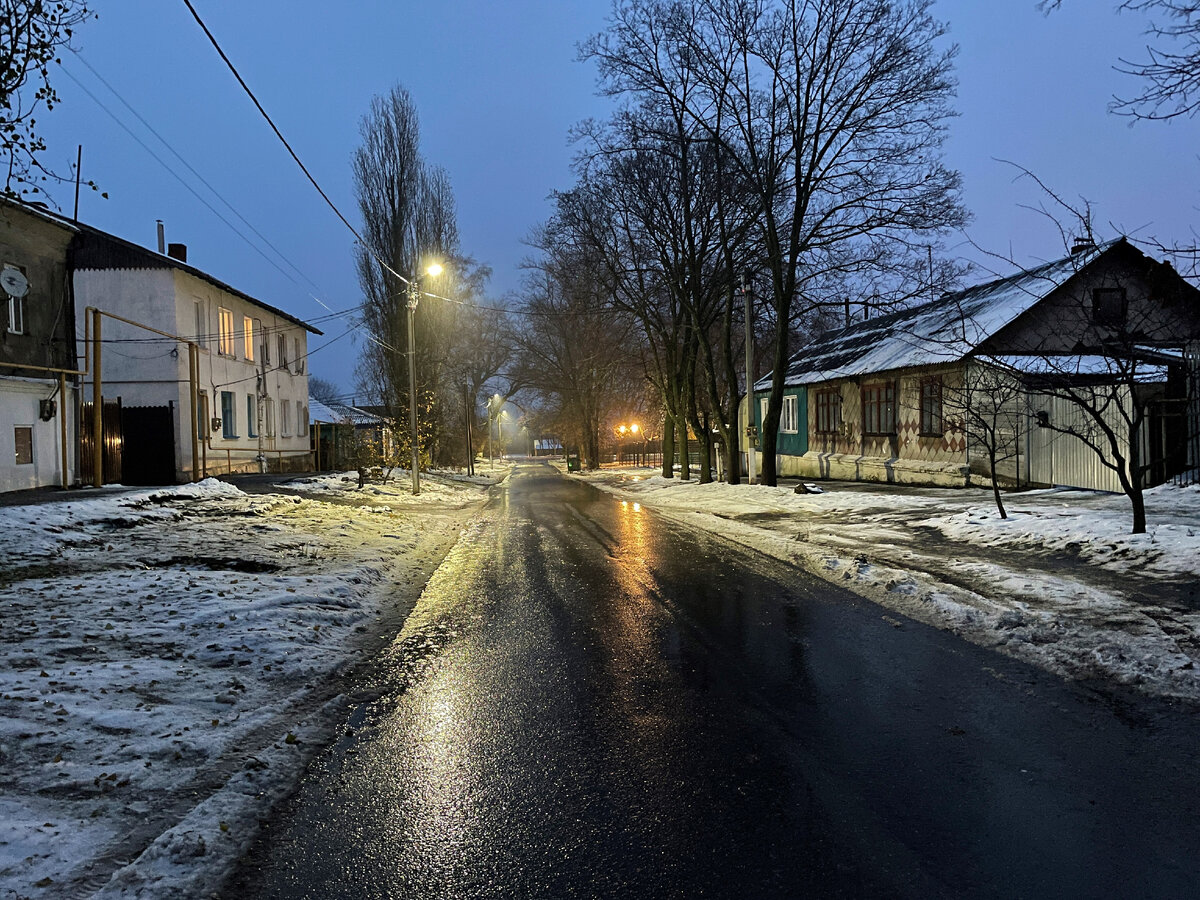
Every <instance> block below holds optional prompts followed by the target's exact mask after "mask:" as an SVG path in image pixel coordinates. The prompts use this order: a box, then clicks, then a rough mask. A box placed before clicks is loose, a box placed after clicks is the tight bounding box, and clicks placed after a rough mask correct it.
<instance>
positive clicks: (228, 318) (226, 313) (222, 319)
mask: <svg viewBox="0 0 1200 900" xmlns="http://www.w3.org/2000/svg"><path fill="white" fill-rule="evenodd" d="M217 352H218V353H220V354H221V355H222V356H233V310H231V309H226V308H225V307H223V306H218V307H217Z"/></svg>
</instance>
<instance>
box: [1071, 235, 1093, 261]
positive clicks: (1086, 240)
mask: <svg viewBox="0 0 1200 900" xmlns="http://www.w3.org/2000/svg"><path fill="white" fill-rule="evenodd" d="M1095 249H1096V242H1095V241H1094V240H1092V239H1091V238H1090V237H1077V238H1075V240H1074V241H1072V242H1071V255H1072V256H1078V255H1079V254H1080V253H1086V252H1087V251H1088V250H1095Z"/></svg>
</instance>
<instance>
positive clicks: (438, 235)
mask: <svg viewBox="0 0 1200 900" xmlns="http://www.w3.org/2000/svg"><path fill="white" fill-rule="evenodd" d="M360 132H361V135H362V144H361V146H360V147H359V149H358V150H357V151H356V152H355V154H354V160H353V172H354V184H355V192H356V195H357V198H358V205H359V211H360V213H361V215H362V219H363V232H362V233H363V244H361V245H360V246H358V247H357V248H356V254H357V260H356V261H357V268H358V277H359V284H360V286H361V287H362V290H363V294H364V306H363V322H364V324H365V325H366V327H367V330H368V332H369V335H370V336H369V338H368V341H367V343H366V344H365V345H364V347H363V354H362V357H361V359H360V361H359V368H358V378H359V382H360V385H361V386H362V387H363V388H364V390H365V392H366V393H368V394H369V395H371V396H372V397H375V398H377V399H378V404H377V405H379V406H380V407H382V412H383V414H384V415H385V417H386V418H388V419H390V420H392V421H394V422H407V421H408V419H409V411H408V408H409V385H408V359H407V352H408V351H407V347H408V337H409V335H408V323H409V321H412V322H413V343H414V345H415V347H416V371H417V391H416V392H417V398H418V400H417V406H418V409H417V412H418V417H419V423H418V434H419V436H420V437H419V440H420V444H421V450H422V457H423V458H424V459H426V460H429V459H432V458H434V457H435V456H436V455H437V446H438V444H439V441H440V439H441V435H442V426H443V424H444V422H445V421H446V417H447V415H448V411H447V409H448V407H449V406H450V405H453V407H454V408H455V409H457V408H458V401H457V398H456V396H451V397H445V396H443V395H442V393H441V392H442V391H443V390H445V389H446V388H448V385H447V384H446V383H445V381H444V379H443V378H442V376H443V374H444V369H445V366H446V361H447V358H448V356H449V346H450V343H451V341H452V339H453V335H454V325H455V322H454V320H455V318H456V315H457V313H456V307H457V304H456V303H454V302H452V301H448V300H444V299H441V298H443V297H446V296H448V295H449V294H451V293H454V294H456V295H458V296H457V297H456V299H458V300H461V299H462V298H463V297H464V296H470V294H471V293H472V292H473V291H474V290H476V289H477V288H478V287H479V285H480V284H481V283H482V281H484V280H486V277H487V271H486V269H481V268H479V267H477V266H474V264H473V263H472V262H471V261H470V260H469V259H467V258H466V257H463V256H462V255H461V254H460V253H459V249H458V227H457V224H456V221H455V212H454V196H453V193H452V191H451V189H450V183H449V179H448V178H447V176H446V174H445V172H444V171H442V170H441V169H439V168H436V167H431V166H429V165H428V164H427V163H426V162H425V161H424V159H423V158H422V156H421V153H420V129H419V125H418V121H417V111H416V107H415V106H414V104H413V102H412V98H411V97H410V96H409V94H408V92H407V91H406V90H405V89H404V88H402V87H400V86H396V87H394V88H393V89H392V90H391V91H390V92H389V93H388V94H387V95H385V96H382V97H376V98H375V99H374V100H373V101H372V103H371V109H370V112H369V113H368V114H367V115H366V116H364V117H363V119H362V121H361V123H360ZM433 261H437V262H439V263H441V264H442V265H443V266H444V270H445V274H444V275H443V276H441V277H440V278H438V279H434V280H430V279H429V278H428V277H425V276H423V274H422V273H423V270H424V269H425V267H426V265H427V264H428V263H430V262H433ZM416 279H419V280H420V284H421V287H422V290H423V293H422V295H421V297H420V299H419V302H418V305H417V308H416V310H415V312H414V313H413V315H412V317H411V320H410V318H409V315H408V310H407V307H406V303H407V300H408V293H407V287H408V282H409V281H411V280H416ZM409 440H410V439H409V437H408V436H407V433H405V434H404V436H403V441H404V444H405V446H407V445H408V442H409Z"/></svg>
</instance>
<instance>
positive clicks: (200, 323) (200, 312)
mask: <svg viewBox="0 0 1200 900" xmlns="http://www.w3.org/2000/svg"><path fill="white" fill-rule="evenodd" d="M196 343H197V344H199V345H200V346H201V347H205V348H207V347H208V310H207V309H206V308H205V305H204V301H203V300H197V301H196Z"/></svg>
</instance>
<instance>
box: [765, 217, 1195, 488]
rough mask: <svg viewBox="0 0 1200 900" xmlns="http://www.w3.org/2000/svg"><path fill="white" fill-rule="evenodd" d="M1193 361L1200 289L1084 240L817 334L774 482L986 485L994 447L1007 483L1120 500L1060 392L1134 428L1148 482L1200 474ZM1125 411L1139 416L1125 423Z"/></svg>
mask: <svg viewBox="0 0 1200 900" xmlns="http://www.w3.org/2000/svg"><path fill="white" fill-rule="evenodd" d="M1198 348H1200V291H1197V289H1196V288H1195V287H1193V286H1192V285H1190V284H1189V283H1188V282H1187V281H1186V280H1184V279H1183V278H1181V277H1180V276H1179V275H1178V273H1176V272H1175V270H1174V269H1172V268H1171V266H1170V265H1169V264H1166V263H1160V262H1157V261H1155V260H1153V259H1151V258H1150V257H1148V256H1146V255H1145V254H1143V253H1142V252H1141V251H1140V250H1138V249H1137V248H1136V247H1134V246H1133V245H1132V244H1130V243H1129V242H1128V241H1127V240H1125V239H1124V238H1121V239H1118V240H1115V241H1110V242H1108V243H1105V244H1102V245H1098V246H1097V245H1094V244H1090V243H1086V244H1084V243H1081V244H1078V245H1077V246H1076V247H1075V248H1074V249H1073V252H1072V253H1071V254H1070V255H1068V256H1065V257H1063V258H1062V259H1056V260H1054V261H1052V262H1048V263H1045V264H1044V265H1040V266H1037V267H1035V268H1031V269H1028V270H1025V271H1021V272H1018V273H1016V274H1014V275H1011V276H1008V277H1005V278H1000V279H996V280H993V281H988V282H986V283H983V284H977V285H974V286H972V287H968V288H966V289H964V290H959V291H954V292H948V293H945V294H943V295H942V296H941V297H939V298H938V299H936V300H934V301H932V302H929V303H925V304H923V305H920V306H915V307H912V308H909V309H904V310H901V311H898V312H895V313H891V314H889V315H885V316H879V317H877V318H874V319H868V320H865V321H861V322H856V323H853V324H850V325H848V326H847V327H845V328H841V329H838V330H835V331H831V332H826V333H824V334H822V335H819V336H818V337H817V338H816V339H815V340H814V341H813V342H812V343H810V344H809V345H808V346H806V347H804V348H802V349H801V350H800V351H799V352H797V353H796V354H795V355H794V356H793V357H792V358H791V359H790V360H789V363H788V368H787V372H786V375H785V379H784V384H785V388H784V403H783V410H782V415H781V417H780V425H779V436H778V437H779V440H778V445H777V452H778V457H777V466H778V467H777V471H778V472H779V474H780V475H785V476H786V475H795V476H801V477H806V478H838V479H850V480H864V481H888V482H907V483H918V484H941V485H965V484H970V483H979V482H981V481H983V480H985V479H986V478H987V477H989V473H990V463H989V453H988V445H989V444H999V445H1001V446H1002V449H1003V452H1002V453H999V454H998V456H999V457H1000V458H999V459H997V461H996V469H997V474H998V475H999V476H1000V477H1001V479H1002V480H1003V481H1005V482H1007V483H1010V484H1064V485H1071V486H1075V487H1084V488H1094V489H1101V490H1117V489H1119V488H1118V486H1117V484H1116V479H1115V475H1114V474H1113V473H1112V472H1111V471H1109V470H1105V468H1104V467H1103V466H1102V465H1099V464H1098V460H1097V459H1095V457H1096V454H1095V452H1094V451H1093V450H1091V449H1089V448H1088V447H1087V446H1086V444H1085V442H1084V441H1083V440H1082V439H1081V437H1080V436H1081V435H1082V433H1083V432H1082V430H1080V431H1079V432H1078V433H1072V431H1073V430H1075V426H1073V425H1070V424H1064V423H1069V422H1072V421H1075V419H1073V418H1072V417H1078V415H1079V414H1080V413H1081V412H1083V410H1082V409H1081V408H1080V404H1079V403H1078V402H1076V403H1075V408H1074V409H1068V408H1067V407H1068V406H1070V405H1071V404H1069V403H1066V401H1064V399H1063V396H1062V395H1063V393H1064V391H1063V390H1062V389H1061V388H1062V386H1063V385H1074V386H1077V387H1078V388H1079V390H1077V391H1076V393H1077V395H1079V396H1083V394H1085V393H1086V392H1087V391H1091V395H1090V396H1091V397H1092V398H1093V401H1094V403H1095V404H1101V403H1104V404H1105V405H1106V406H1108V407H1111V409H1110V410H1109V411H1108V412H1106V413H1105V415H1106V416H1109V418H1110V419H1111V420H1112V421H1113V423H1115V424H1114V427H1116V428H1117V429H1118V430H1119V429H1120V427H1122V426H1121V422H1122V421H1125V422H1129V421H1133V422H1135V424H1136V425H1137V427H1138V430H1139V434H1138V435H1137V446H1138V447H1139V448H1141V458H1142V459H1143V460H1145V459H1148V458H1149V456H1150V455H1152V454H1154V453H1156V452H1157V453H1159V454H1160V456H1161V457H1162V459H1161V460H1160V461H1159V464H1158V465H1157V466H1156V467H1155V468H1154V469H1153V471H1152V472H1151V473H1150V476H1151V478H1152V479H1157V480H1162V478H1164V477H1167V476H1169V475H1170V474H1172V473H1171V470H1172V469H1175V470H1178V469H1179V468H1181V467H1186V466H1188V465H1192V466H1195V465H1196V464H1197V462H1198V461H1197V460H1195V459H1188V458H1186V456H1187V455H1186V453H1183V452H1181V450H1182V448H1183V446H1184V444H1185V443H1186V440H1187V438H1188V437H1189V436H1194V435H1195V434H1196V432H1197V428H1198V426H1200V422H1197V421H1196V420H1197V419H1200V415H1198V414H1197V408H1196V398H1195V396H1191V395H1190V394H1189V391H1192V392H1194V390H1195V385H1196V372H1195V371H1194V366H1195V359H1196V355H1197V350H1198ZM1189 360H1190V362H1189ZM1189 385H1191V386H1192V387H1191V388H1189V387H1188V386H1189ZM770 386H771V376H769V375H768V376H767V377H765V378H763V379H761V380H759V381H758V382H757V383H756V384H755V385H754V399H755V402H754V404H753V410H752V413H753V422H754V424H755V425H757V426H758V427H759V429H761V427H762V422H763V417H764V413H765V411H766V402H767V396H768V394H769V390H770ZM1080 392H1082V393H1080ZM1189 404H1190V407H1189ZM1131 408H1133V409H1137V410H1139V411H1140V412H1142V413H1144V415H1143V416H1138V417H1135V418H1131V417H1130V416H1129V415H1128V411H1129V409H1131ZM744 412H745V403H744V401H743V413H744ZM1109 413H1111V415H1109ZM1084 418H1086V416H1085V417H1084ZM988 419H990V420H991V428H992V429H993V431H994V432H995V434H994V435H993V436H992V437H989V436H988V433H987V432H988V427H986V426H987V420H988ZM1138 420H1142V421H1138ZM743 421H745V419H743ZM1079 421H1080V425H1079V428H1080V429H1082V428H1083V423H1082V420H1079ZM1126 431H1128V427H1126ZM1126 437H1128V435H1126ZM742 446H743V450H747V449H748V445H747V440H746V439H745V438H743V443H742ZM759 449H761V444H760V445H759Z"/></svg>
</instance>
